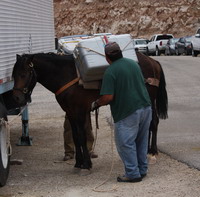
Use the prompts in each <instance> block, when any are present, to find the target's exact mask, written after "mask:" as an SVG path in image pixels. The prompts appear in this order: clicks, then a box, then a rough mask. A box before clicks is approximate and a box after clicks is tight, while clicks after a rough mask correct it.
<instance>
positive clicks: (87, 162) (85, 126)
mask: <svg viewBox="0 0 200 197" xmlns="http://www.w3.org/2000/svg"><path fill="white" fill-rule="evenodd" d="M81 117H82V119H81V120H80V121H79V129H80V132H79V134H80V142H81V147H82V154H83V165H82V168H83V169H90V168H92V162H91V159H90V155H89V151H88V147H87V133H88V132H91V129H92V127H91V122H90V114H88V113H86V114H85V115H84V116H81ZM83 117H85V118H83ZM88 120H89V121H88ZM88 130H89V131H88Z"/></svg>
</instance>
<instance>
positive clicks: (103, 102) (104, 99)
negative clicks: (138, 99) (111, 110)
mask: <svg viewBox="0 0 200 197" xmlns="http://www.w3.org/2000/svg"><path fill="white" fill-rule="evenodd" d="M113 98H114V95H112V94H106V95H103V96H101V97H100V98H99V99H97V100H96V101H94V102H93V103H92V106H91V111H94V110H95V109H98V108H99V107H101V106H103V105H107V104H109V103H110V102H111V101H112V100H113Z"/></svg>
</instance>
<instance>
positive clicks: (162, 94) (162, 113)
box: [156, 62, 168, 119]
mask: <svg viewBox="0 0 200 197" xmlns="http://www.w3.org/2000/svg"><path fill="white" fill-rule="evenodd" d="M158 63H159V62H158ZM159 64H160V63H159ZM160 68H161V75H160V83H159V87H158V94H157V99H156V107H157V113H158V117H159V118H160V119H166V118H168V113H167V112H168V96H167V90H166V82H165V75H164V72H163V69H162V67H161V65H160Z"/></svg>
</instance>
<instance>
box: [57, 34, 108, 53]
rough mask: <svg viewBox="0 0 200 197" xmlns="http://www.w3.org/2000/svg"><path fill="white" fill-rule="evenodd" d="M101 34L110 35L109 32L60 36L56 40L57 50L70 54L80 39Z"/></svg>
mask: <svg viewBox="0 0 200 197" xmlns="http://www.w3.org/2000/svg"><path fill="white" fill-rule="evenodd" d="M103 35H111V33H98V34H84V35H72V36H64V37H61V38H60V39H59V40H58V51H59V52H63V53H66V54H72V53H73V51H74V48H75V47H76V45H77V44H78V43H79V42H80V41H82V40H86V39H90V38H94V37H98V36H103Z"/></svg>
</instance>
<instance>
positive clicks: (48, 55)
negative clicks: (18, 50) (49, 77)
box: [22, 53, 74, 62]
mask: <svg viewBox="0 0 200 197" xmlns="http://www.w3.org/2000/svg"><path fill="white" fill-rule="evenodd" d="M22 57H27V58H31V59H32V58H34V57H37V58H44V59H48V60H49V61H57V60H65V61H72V62H74V57H73V54H64V55H63V54H57V53H35V54H23V55H22Z"/></svg>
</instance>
